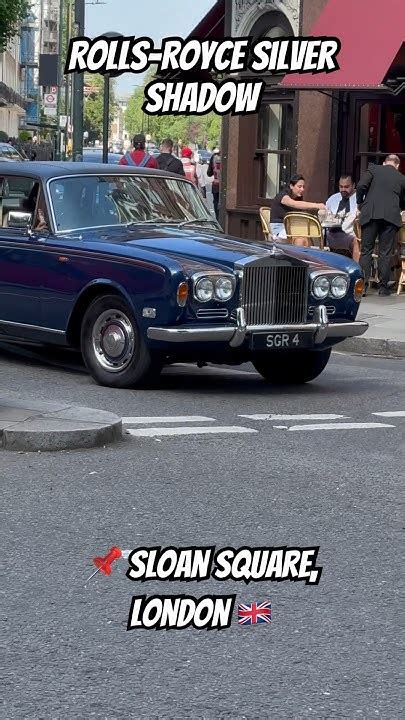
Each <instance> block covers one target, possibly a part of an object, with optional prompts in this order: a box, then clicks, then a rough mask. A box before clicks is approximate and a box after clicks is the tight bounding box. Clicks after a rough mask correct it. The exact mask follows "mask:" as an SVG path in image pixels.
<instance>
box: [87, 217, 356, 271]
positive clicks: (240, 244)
mask: <svg viewBox="0 0 405 720" xmlns="http://www.w3.org/2000/svg"><path fill="white" fill-rule="evenodd" d="M86 235H87V232H86ZM90 238H91V240H94V239H95V238H94V231H93V232H92V233H90V231H89V232H88V239H90ZM83 239H85V236H84V234H83ZM86 239H87V238H86ZM97 239H98V240H101V241H103V242H105V243H108V244H109V245H111V246H114V248H117V246H120V245H121V246H124V247H125V249H126V253H125V254H127V253H128V250H129V249H132V250H133V252H134V254H136V250H137V249H139V250H146V251H148V253H156V255H159V257H160V258H161V257H162V256H166V257H168V258H172V259H173V260H175V261H177V262H179V263H180V264H181V265H182V266H183V267H184V268H186V269H187V268H188V267H193V269H194V268H195V264H196V263H197V264H203V265H207V266H215V267H218V266H219V267H223V268H233V267H234V265H235V264H237V263H238V262H240V261H242V260H246V259H248V258H252V259H253V258H270V257H275V258H280V259H281V258H285V259H287V258H291V259H293V258H294V260H293V262H295V263H296V262H303V263H305V264H308V265H311V266H315V267H317V268H320V269H322V268H327V267H333V268H336V269H341V270H346V271H347V270H348V269H349V268H348V265H349V266H350V265H352V264H353V263H352V262H351V261H350V260H348V259H347V258H344V257H342V256H340V255H333V254H331V253H326V252H320V251H319V250H316V249H309V248H308V249H306V248H298V247H293V246H291V245H281V244H279V245H272V244H270V243H264V242H263V243H260V242H251V241H248V240H247V241H243V240H241V239H240V238H235V237H232V236H229V235H223V234H221V233H216V232H209V231H207V232H205V231H203V230H201V229H198V230H191V229H190V228H183V229H182V228H179V227H178V226H177V227H173V228H170V227H168V226H165V227H164V228H163V227H162V228H157V227H156V225H154V226H151V227H148V226H145V227H144V228H142V226H137V227H136V228H134V229H132V228H123V227H120V228H117V229H115V228H108V229H105V230H103V231H102V232H99V233H97ZM131 254H132V253H131Z"/></svg>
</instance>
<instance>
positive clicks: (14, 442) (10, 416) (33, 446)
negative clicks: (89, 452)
mask: <svg viewBox="0 0 405 720" xmlns="http://www.w3.org/2000/svg"><path fill="white" fill-rule="evenodd" d="M121 438H122V421H121V418H119V417H118V416H117V415H113V414H112V413H109V412H104V411H102V410H93V409H90V408H85V407H80V406H77V405H67V404H61V403H48V402H36V401H35V400H32V399H26V398H24V399H22V398H21V396H17V395H16V394H15V393H8V394H7V395H6V394H4V395H0V448H2V449H5V450H18V451H26V452H38V451H41V452H52V451H57V450H73V449H78V448H91V447H98V446H100V445H101V446H102V445H107V444H108V443H112V442H115V441H116V440H120V439H121Z"/></svg>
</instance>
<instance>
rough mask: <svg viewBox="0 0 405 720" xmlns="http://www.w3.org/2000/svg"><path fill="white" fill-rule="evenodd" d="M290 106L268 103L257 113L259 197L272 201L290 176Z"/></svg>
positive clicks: (291, 122) (291, 126)
mask: <svg viewBox="0 0 405 720" xmlns="http://www.w3.org/2000/svg"><path fill="white" fill-rule="evenodd" d="M292 128H293V107H292V105H291V104H290V103H270V104H268V105H264V106H263V107H262V108H261V110H260V112H259V137H258V148H257V150H256V155H257V157H258V158H259V159H260V186H259V187H260V190H259V192H260V197H262V198H266V199H272V198H274V197H275V196H276V195H277V193H278V192H279V191H280V190H281V188H282V187H284V185H286V184H287V183H288V180H289V178H290V175H291V146H292Z"/></svg>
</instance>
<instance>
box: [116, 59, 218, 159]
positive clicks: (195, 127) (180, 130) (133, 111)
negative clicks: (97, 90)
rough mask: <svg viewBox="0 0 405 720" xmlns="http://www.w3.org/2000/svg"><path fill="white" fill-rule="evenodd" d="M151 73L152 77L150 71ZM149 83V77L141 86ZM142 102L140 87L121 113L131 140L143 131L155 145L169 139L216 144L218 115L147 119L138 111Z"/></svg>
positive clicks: (142, 92) (166, 116)
mask: <svg viewBox="0 0 405 720" xmlns="http://www.w3.org/2000/svg"><path fill="white" fill-rule="evenodd" d="M151 74H152V75H153V72H152V73H151ZM150 80H151V76H150V74H149V76H147V77H146V78H145V82H144V84H145V85H147V83H148V82H149V81H150ZM144 100H145V97H144V87H139V88H136V90H135V92H134V94H133V95H132V97H131V99H130V100H129V103H128V107H127V111H126V114H125V126H126V128H127V130H128V132H129V134H130V136H131V137H132V136H133V135H135V134H136V133H139V132H142V131H143V132H144V133H148V134H150V135H151V136H152V138H153V139H154V141H155V142H156V143H158V144H159V143H160V142H162V140H164V139H165V138H171V139H172V140H173V142H175V143H177V141H178V140H181V141H182V143H183V145H187V144H190V143H192V144H195V143H196V144H198V145H200V146H205V145H208V146H209V147H211V148H213V147H214V146H215V145H218V143H219V142H220V139H221V124H222V120H221V117H220V116H219V115H215V113H209V114H208V115H203V116H198V115H196V116H193V115H190V116H186V115H160V116H155V115H154V116H148V115H145V113H143V112H142V105H143V103H144Z"/></svg>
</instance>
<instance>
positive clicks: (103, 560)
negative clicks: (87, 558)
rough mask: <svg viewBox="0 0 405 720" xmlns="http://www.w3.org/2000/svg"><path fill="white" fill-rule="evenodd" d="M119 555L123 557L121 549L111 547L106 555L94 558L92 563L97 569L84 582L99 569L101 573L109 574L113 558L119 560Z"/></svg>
mask: <svg viewBox="0 0 405 720" xmlns="http://www.w3.org/2000/svg"><path fill="white" fill-rule="evenodd" d="M125 554H126V553H125ZM121 557H123V553H122V550H121V549H120V548H119V547H112V548H111V549H110V550H109V551H108V553H107V555H105V557H102V556H101V557H96V558H94V560H93V563H94V565H95V566H96V568H97V570H96V571H95V572H94V573H93V574H92V575H90V577H89V579H88V580H86V584H87V583H88V582H89V580H91V578H92V577H94V576H95V575H96V574H97V573H98V572H100V571H101V572H102V573H103V575H111V573H112V564H113V562H115V560H119V559H120V558H121ZM127 557H128V556H127Z"/></svg>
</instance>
